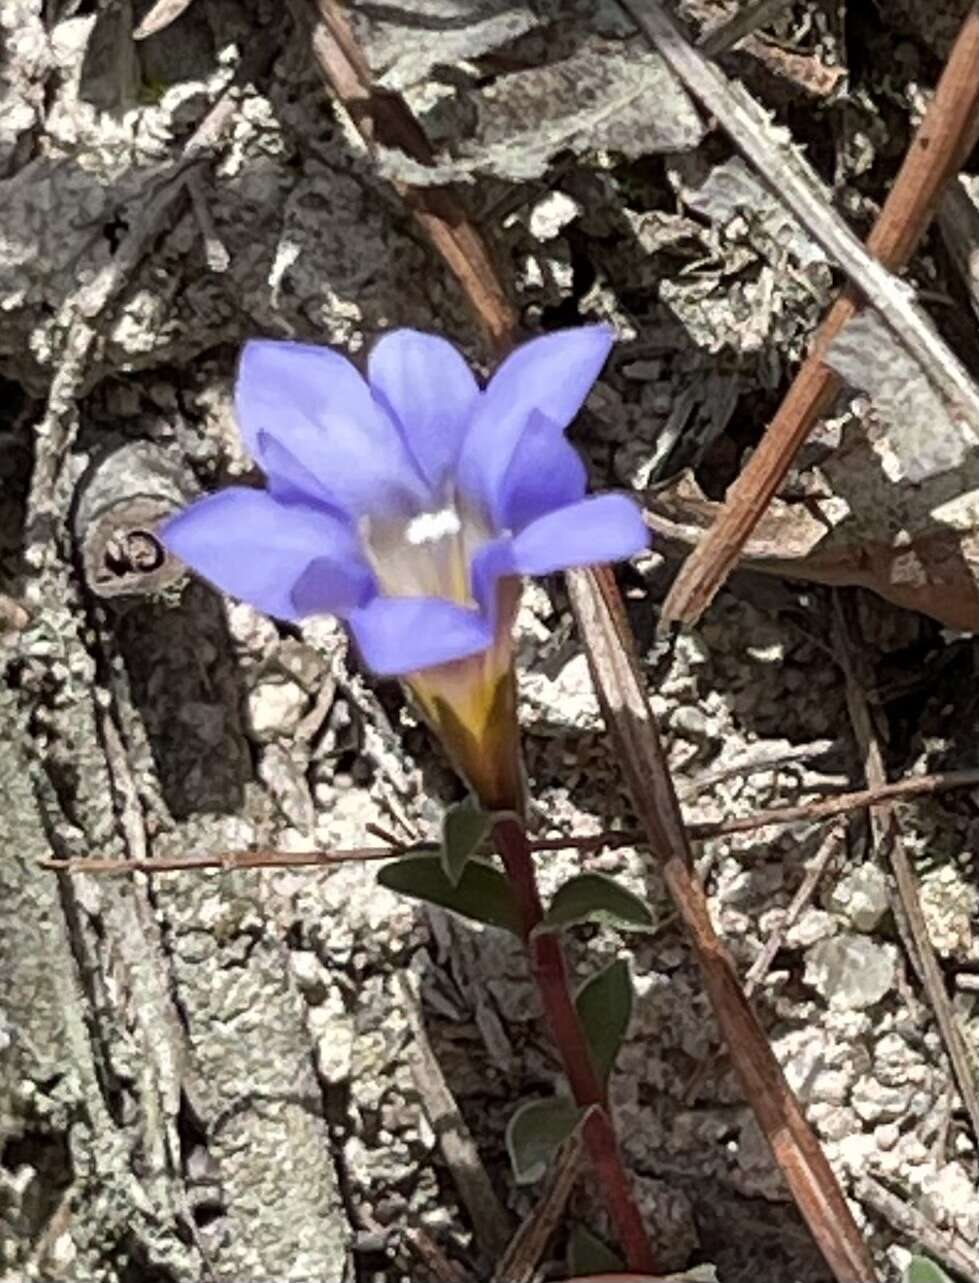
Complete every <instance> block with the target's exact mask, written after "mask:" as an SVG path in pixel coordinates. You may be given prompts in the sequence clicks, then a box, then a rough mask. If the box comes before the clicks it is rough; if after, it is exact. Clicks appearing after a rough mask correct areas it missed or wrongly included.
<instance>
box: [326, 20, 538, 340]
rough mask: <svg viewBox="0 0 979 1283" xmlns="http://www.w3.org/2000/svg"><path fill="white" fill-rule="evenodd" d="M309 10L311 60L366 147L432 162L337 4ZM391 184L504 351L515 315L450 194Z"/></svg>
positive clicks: (416, 128)
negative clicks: (376, 82) (381, 84)
mask: <svg viewBox="0 0 979 1283" xmlns="http://www.w3.org/2000/svg"><path fill="white" fill-rule="evenodd" d="M307 4H308V6H310V7H311V8H312V10H313V11H314V12H315V15H316V21H315V25H314V28H313V53H314V55H315V57H316V61H317V62H318V63H319V66H320V69H321V70H322V72H323V75H324V76H325V77H326V79H327V81H328V82H329V84H330V86H331V88H332V89H333V91H334V92H335V93H336V95H337V97H338V98H339V99H340V101H341V102H342V104H343V106H344V107H345V108H346V110H347V111H348V112H349V114H350V118H351V120H352V121H353V123H354V125H355V126H356V128H357V131H358V133H359V134H360V136H361V137H362V138H363V140H364V142H365V143H366V144H367V146H368V148H370V149H371V150H373V149H374V148H375V147H377V146H378V145H383V146H386V147H397V148H399V149H400V150H401V151H404V152H406V153H407V154H408V155H409V156H411V157H412V159H413V160H417V161H419V162H421V163H422V164H431V162H432V159H433V157H432V151H431V148H430V146H429V143H428V139H427V138H426V137H425V134H424V132H423V131H422V129H421V127H420V126H419V124H418V122H417V121H416V120H415V118H414V116H413V115H412V114H411V112H410V111H409V110H408V108H407V107H406V106H405V104H404V102H403V101H402V100H401V99H400V98H399V97H398V96H397V95H396V94H390V93H385V92H384V91H382V90H380V89H378V88H377V87H376V86H375V85H374V83H373V80H372V77H371V72H370V67H369V66H368V65H367V60H366V59H365V57H364V55H363V53H362V52H361V50H360V49H359V47H358V45H357V42H356V40H355V39H354V37H353V33H352V32H351V30H350V24H349V23H348V21H347V18H346V15H345V14H344V12H343V9H342V8H341V6H340V5H339V4H338V3H337V0H307ZM392 186H393V187H394V189H395V191H396V192H397V193H398V195H399V196H400V197H401V198H402V200H403V201H404V203H405V204H406V205H407V207H408V208H409V209H410V210H411V212H412V214H413V215H414V217H415V220H416V222H417V223H418V224H419V226H420V228H421V230H422V231H423V232H424V233H425V236H426V237H427V239H428V240H429V241H431V243H432V245H434V247H435V249H436V250H437V251H438V252H439V254H440V255H441V257H442V258H443V260H444V261H445V263H446V264H447V265H448V266H449V267H450V268H451V270H452V272H453V273H454V275H455V276H456V278H457V280H458V281H459V284H460V285H461V286H462V289H463V290H464V291H465V294H466V297H467V299H468V300H469V302H470V304H471V305H472V308H473V311H474V312H475V313H476V316H477V318H478V319H479V321H480V323H481V324H482V326H483V328H484V329H485V331H486V333H487V335H488V337H489V339H490V342H491V343H492V345H493V347H494V348H495V349H497V350H500V349H503V348H506V347H507V346H508V345H509V343H510V342H511V341H512V338H513V335H514V333H515V332H516V328H517V315H516V312H515V311H514V309H513V307H512V306H511V304H510V301H509V299H508V298H507V296H506V291H505V290H504V289H503V287H502V285H501V284H500V277H499V274H498V272H497V271H496V268H495V267H494V265H493V261H492V256H491V255H490V251H489V248H488V246H487V244H486V241H485V239H484V238H483V236H482V234H481V232H480V231H479V230H478V229H477V227H476V225H475V224H474V223H473V222H472V220H471V219H470V218H469V216H468V214H467V213H466V210H465V206H464V205H463V203H462V201H461V200H460V199H459V197H458V195H457V194H456V192H455V191H454V189H452V188H450V187H424V188H421V187H409V186H408V184H407V183H401V182H395V183H392Z"/></svg>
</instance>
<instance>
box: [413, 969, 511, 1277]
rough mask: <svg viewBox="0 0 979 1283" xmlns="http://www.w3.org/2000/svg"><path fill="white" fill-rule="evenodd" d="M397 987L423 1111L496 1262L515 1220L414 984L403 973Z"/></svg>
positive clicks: (485, 1246) (482, 1241)
mask: <svg viewBox="0 0 979 1283" xmlns="http://www.w3.org/2000/svg"><path fill="white" fill-rule="evenodd" d="M397 984H398V988H399V989H400V990H401V996H402V998H403V999H404V1010H405V1014H406V1015H407V1017H408V1024H409V1026H410V1027H411V1033H412V1041H411V1044H410V1046H409V1049H408V1050H409V1061H410V1064H411V1074H412V1077H413V1078H414V1080H415V1087H416V1088H417V1090H418V1094H419V1096H420V1097H421V1102H422V1108H423V1109H424V1111H425V1116H426V1117H427V1118H428V1121H429V1123H430V1124H431V1127H432V1131H433V1132H434V1133H435V1135H436V1136H437V1137H438V1143H439V1148H440V1149H441V1151H442V1157H443V1158H444V1159H445V1162H446V1164H447V1166H448V1168H449V1171H450V1172H451V1173H452V1179H453V1180H454V1181H455V1185H456V1189H457V1190H458V1191H459V1197H460V1198H461V1199H462V1201H463V1203H464V1204H465V1206H466V1210H467V1211H468V1213H469V1215H470V1217H471V1219H472V1223H473V1226H474V1227H475V1230H476V1237H477V1239H478V1240H479V1244H480V1246H481V1247H482V1248H483V1250H484V1251H485V1252H487V1253H488V1254H489V1255H491V1256H493V1257H494V1258H495V1257H497V1256H498V1255H499V1254H500V1253H501V1252H502V1251H503V1250H504V1249H505V1247H506V1245H507V1243H508V1242H509V1241H510V1234H511V1224H510V1217H509V1215H508V1214H507V1211H506V1209H505V1208H504V1206H503V1204H502V1203H501V1202H500V1200H499V1199H498V1198H497V1196H496V1190H495V1189H494V1188H493V1182H492V1181H491V1180H490V1178H489V1175H488V1173H487V1171H486V1168H485V1167H484V1166H483V1164H482V1161H481V1159H480V1157H479V1150H478V1148H477V1146H476V1142H475V1141H474V1140H473V1138H472V1133H471V1132H470V1130H469V1128H468V1127H467V1126H466V1124H465V1121H464V1119H463V1117H462V1114H461V1113H460V1112H459V1106H458V1105H457V1104H456V1101H455V1097H454V1096H453V1095H452V1092H451V1091H450V1089H449V1085H448V1083H447V1082H446V1081H445V1075H444V1074H443V1073H442V1069H441V1066H440V1065H439V1063H438V1059H437V1057H436V1056H435V1053H434V1052H433V1051H432V1047H431V1044H430V1043H429V1041H428V1034H427V1033H426V1032H425V1025H424V1023H423V1022H422V1018H421V1011H420V1009H419V1005H418V993H417V990H416V988H415V985H414V982H413V981H412V980H410V979H409V977H408V976H407V975H406V974H404V973H401V974H399V975H398V976H397Z"/></svg>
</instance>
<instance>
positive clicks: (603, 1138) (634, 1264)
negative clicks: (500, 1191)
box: [493, 819, 656, 1274]
mask: <svg viewBox="0 0 979 1283" xmlns="http://www.w3.org/2000/svg"><path fill="white" fill-rule="evenodd" d="M493 833H494V836H495V838H496V848H497V850H498V851H499V853H500V857H501V859H502V860H503V865H504V867H505V869H506V872H507V877H508V878H509V880H510V888H511V890H512V891H513V894H514V898H515V899H516V902H517V909H518V912H519V914H520V923H521V927H522V932H523V938H524V944H525V946H526V949H527V953H528V956H529V958H530V967H531V971H532V973H533V976H534V980H535V981H536V982H537V990H538V993H539V994H540V999H541V1004H542V1006H543V1008H544V1014H545V1016H546V1018H547V1023H548V1025H549V1026H550V1030H551V1036H552V1037H553V1039H554V1041H555V1043H556V1044H557V1049H558V1054H559V1056H560V1058H561V1064H562V1067H563V1069H564V1072H565V1075H566V1077H567V1079H568V1084H569V1086H570V1087H571V1093H572V1095H573V1096H574V1099H575V1103H576V1104H577V1105H579V1106H581V1108H582V1109H584V1110H587V1111H588V1112H587V1113H586V1115H585V1120H584V1124H583V1127H582V1135H583V1137H584V1141H585V1146H586V1148H587V1150H588V1155H589V1158H590V1159H591V1162H592V1166H593V1167H594V1169H595V1172H596V1175H597V1176H598V1181H599V1185H600V1186H601V1189H602V1192H603V1195H604V1198H605V1206H606V1208H607V1209H608V1214H609V1216H610V1217H611V1219H612V1223H613V1224H614V1225H615V1229H616V1232H617V1234H618V1236H619V1241H620V1243H621V1244H622V1249H623V1251H624V1252H625V1255H626V1263H627V1264H628V1266H629V1269H630V1270H633V1271H635V1272H636V1273H637V1274H654V1273H655V1272H656V1265H655V1260H654V1258H653V1250H652V1248H651V1247H650V1244H649V1239H648V1238H647V1236H646V1230H645V1228H644V1226H643V1223H642V1217H641V1215H640V1213H639V1208H638V1206H637V1204H636V1200H635V1195H634V1193H633V1190H632V1184H631V1182H630V1180H629V1177H628V1175H627V1174H626V1170H625V1167H624V1166H623V1163H622V1154H621V1152H620V1150H619V1144H618V1140H617V1139H616V1136H615V1131H614V1129H613V1127H612V1121H611V1118H610V1117H609V1112H608V1100H607V1098H606V1093H605V1087H604V1085H603V1084H602V1082H601V1081H600V1079H599V1077H598V1074H597V1073H596V1071H595V1066H594V1063H593V1061H592V1057H591V1052H590V1051H589V1049H588V1040H587V1038H586V1037H585V1031H584V1029H583V1028H582V1025H581V1020H580V1019H579V1017H578V1009H577V1008H576V1007H575V1004H574V999H573V998H572V996H571V986H570V984H569V982H568V969H567V967H566V965H565V961H564V951H563V950H562V948H561V941H560V938H559V936H558V935H557V933H556V932H552V931H538V932H537V933H536V934H535V933H534V929H535V928H536V927H538V926H539V925H540V923H541V921H542V920H543V917H544V909H543V906H542V904H541V899H540V892H539V891H538V889H537V877H536V874H535V872H534V861H533V857H532V855H531V850H530V845H529V843H528V841H527V834H526V833H525V832H524V829H523V826H522V825H521V824H520V823H518V821H517V820H510V819H507V820H500V821H498V823H497V824H496V825H495V826H494V829H493Z"/></svg>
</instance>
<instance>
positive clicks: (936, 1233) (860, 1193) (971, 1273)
mask: <svg viewBox="0 0 979 1283" xmlns="http://www.w3.org/2000/svg"><path fill="white" fill-rule="evenodd" d="M856 1194H857V1197H858V1198H859V1199H860V1201H861V1202H862V1203H866V1204H867V1206H868V1207H872V1208H873V1209H874V1211H875V1212H876V1213H877V1214H878V1215H879V1216H882V1217H883V1218H884V1220H886V1221H887V1223H888V1224H889V1225H891V1226H893V1228H894V1229H896V1230H898V1231H899V1232H900V1233H901V1234H903V1235H905V1237H906V1238H907V1239H908V1241H909V1242H910V1243H913V1244H914V1245H915V1247H919V1246H920V1247H922V1248H924V1250H925V1251H926V1252H927V1253H928V1254H929V1256H933V1257H934V1258H935V1260H936V1261H941V1263H942V1265H945V1266H947V1267H948V1268H949V1269H950V1270H952V1271H954V1272H955V1273H956V1274H961V1276H962V1278H963V1279H965V1280H966V1281H967V1283H974V1280H975V1279H979V1252H977V1251H976V1250H975V1249H974V1248H972V1247H970V1246H969V1244H968V1243H966V1242H964V1241H963V1240H962V1239H961V1238H960V1237H959V1236H958V1235H957V1234H944V1233H942V1231H941V1230H940V1229H938V1227H937V1226H935V1225H933V1224H932V1222H931V1221H930V1220H929V1219H928V1217H927V1216H923V1215H922V1213H921V1212H919V1211H918V1209H917V1208H916V1207H912V1206H911V1204H910V1203H906V1202H905V1201H904V1199H903V1198H898V1196H897V1195H896V1194H892V1193H891V1191H890V1190H889V1189H887V1188H885V1186H883V1185H881V1183H880V1181H876V1180H874V1178H873V1177H872V1176H861V1177H859V1179H858V1180H857V1187H856Z"/></svg>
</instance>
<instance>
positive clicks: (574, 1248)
mask: <svg viewBox="0 0 979 1283" xmlns="http://www.w3.org/2000/svg"><path fill="white" fill-rule="evenodd" d="M624 1269H625V1261H623V1260H622V1258H621V1257H619V1256H616V1254H615V1253H614V1252H613V1251H612V1249H611V1248H610V1247H609V1246H608V1245H607V1244H606V1243H605V1241H604V1240H603V1239H600V1238H599V1237H598V1235H597V1234H593V1233H592V1232H591V1230H590V1229H586V1228H585V1226H584V1225H575V1226H574V1227H573V1229H572V1230H571V1234H570V1236H569V1238H568V1272H569V1273H570V1274H571V1275H572V1276H573V1277H574V1278H577V1277H578V1275H579V1274H580V1275H583V1276H587V1275H589V1274H621V1273H622V1271H623V1270H624Z"/></svg>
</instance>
